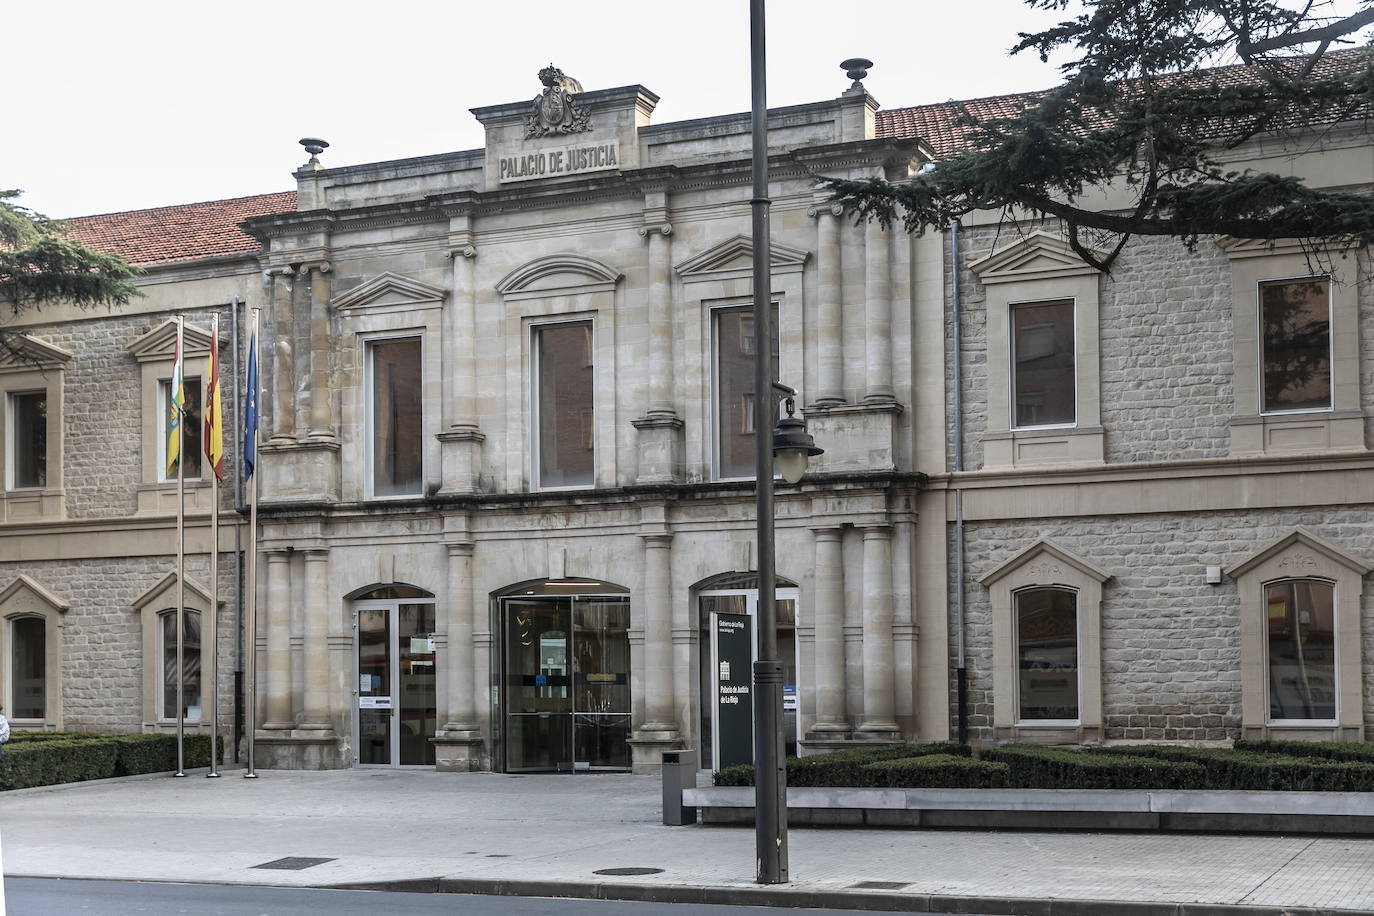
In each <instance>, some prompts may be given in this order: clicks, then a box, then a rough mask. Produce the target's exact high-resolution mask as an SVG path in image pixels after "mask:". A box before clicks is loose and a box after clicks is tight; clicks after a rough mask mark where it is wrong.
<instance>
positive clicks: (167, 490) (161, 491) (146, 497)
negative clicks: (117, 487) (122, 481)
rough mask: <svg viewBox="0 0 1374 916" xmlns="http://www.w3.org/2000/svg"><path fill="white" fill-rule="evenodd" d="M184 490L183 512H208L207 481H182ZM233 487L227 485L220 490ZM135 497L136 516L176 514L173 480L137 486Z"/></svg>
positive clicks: (175, 490)
mask: <svg viewBox="0 0 1374 916" xmlns="http://www.w3.org/2000/svg"><path fill="white" fill-rule="evenodd" d="M182 483H183V484H184V488H185V490H186V506H185V511H186V512H187V513H188V514H197V513H206V514H208V513H209V512H210V484H209V482H208V481H205V480H200V479H199V478H198V479H196V480H185V481H182ZM223 489H229V490H230V491H232V489H233V487H232V485H231V484H229V483H227V482H226V484H225V486H224V487H221V490H223ZM136 497H137V500H138V503H137V509H136V510H135V514H137V515H176V512H177V483H176V481H175V480H173V481H170V482H166V483H145V484H139V486H138V488H137V491H136Z"/></svg>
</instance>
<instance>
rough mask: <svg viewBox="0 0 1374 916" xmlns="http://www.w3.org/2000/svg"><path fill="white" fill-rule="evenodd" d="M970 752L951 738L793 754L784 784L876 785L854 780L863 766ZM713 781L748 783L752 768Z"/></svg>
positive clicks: (730, 769)
mask: <svg viewBox="0 0 1374 916" xmlns="http://www.w3.org/2000/svg"><path fill="white" fill-rule="evenodd" d="M971 753H972V751H970V749H969V747H968V745H964V744H957V743H955V742H953V741H930V742H926V743H923V744H875V745H873V746H872V747H861V748H854V749H852V750H843V751H835V752H834V753H830V754H816V755H814V756H811V757H793V758H791V759H789V760H788V761H787V784H788V785H789V786H798V787H800V786H857V785H876V783H862V782H855V780H858V779H862V778H863V772H862V771H863V767H865V766H866V765H868V764H870V763H876V762H879V761H883V760H899V759H903V758H908V757H924V756H928V755H931V754H943V755H947V756H954V757H968V756H969V755H970V754H971ZM715 783H716V785H718V786H752V785H753V784H754V767H753V765H752V764H742V765H740V766H733V767H726V768H725V769H723V770H721V771H720V772H718V773H716V777H715Z"/></svg>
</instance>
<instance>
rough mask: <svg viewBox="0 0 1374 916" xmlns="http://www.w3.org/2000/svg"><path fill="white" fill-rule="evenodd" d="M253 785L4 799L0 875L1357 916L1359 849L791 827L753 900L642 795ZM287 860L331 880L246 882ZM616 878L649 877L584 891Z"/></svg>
mask: <svg viewBox="0 0 1374 916" xmlns="http://www.w3.org/2000/svg"><path fill="white" fill-rule="evenodd" d="M260 773H261V778H260V779H257V780H247V779H243V778H242V771H234V770H229V771H226V772H225V775H224V777H223V778H221V779H218V780H215V779H206V778H204V776H203V775H202V773H201V772H193V773H192V774H191V775H190V776H188V777H187V778H185V779H173V778H170V777H156V778H151V779H136V780H116V781H108V782H103V783H96V784H84V785H83V784H76V785H72V786H64V787H54V788H52V789H44V790H26V791H23V792H13V793H5V794H4V795H0V835H2V836H3V855H4V860H3V867H4V873H5V874H6V875H14V876H20V875H22V876H35V877H64V878H112V879H133V880H149V881H190V882H211V883H226V884H272V885H289V886H316V887H318V886H341V885H351V886H370V887H379V888H385V887H396V888H399V889H405V890H423V889H429V890H448V891H468V892H472V891H476V892H486V893H511V892H515V893H525V894H532V895H543V896H591V897H597V896H605V897H619V898H625V899H657V900H678V901H682V902H689V901H691V902H700V901H703V900H704V901H706V902H736V903H760V904H772V905H787V906H798V907H803V906H819V905H829V906H840V905H843V906H848V907H853V908H856V909H884V910H897V909H901V910H907V911H917V912H920V911H927V910H933V911H941V910H943V911H949V912H974V913H984V912H987V913H1052V914H1058V913H1077V914H1092V913H1123V914H1127V913H1129V914H1139V916H1153V914H1156V913H1158V914H1173V916H1195V914H1207V913H1221V912H1228V913H1229V912H1234V913H1238V914H1239V913H1247V912H1249V913H1262V912H1269V913H1280V912H1338V913H1343V914H1349V913H1354V912H1372V913H1374V839H1345V838H1320V837H1304V836H1206V835H1195V834H1129V833H1117V834H1104V833H1097V834H1093V833H1032V832H1013V831H1002V832H974V831H953V830H949V831H940V830H851V829H834V830H819V829H804V830H802V829H798V830H793V831H792V832H791V834H790V837H791V840H790V852H791V873H792V879H793V880H792V882H791V884H789V885H785V886H780V887H776V888H770V889H761V888H758V886H757V885H755V884H754V882H753V867H754V866H753V860H754V848H753V844H754V835H753V831H752V830H748V829H739V828H728V827H700V826H696V827H664V826H662V825H661V824H660V812H659V791H660V790H659V783H658V781H657V780H656V779H651V778H646V777H636V776H625V775H576V776H533V775H532V776H508V775H501V774H491V773H471V774H447V773H435V772H432V771H419V770H417V771H394V770H344V771H334V772H299V771H289V772H288V771H274V770H263V771H260ZM287 857H313V858H320V859H329V860H330V861H327V862H323V863H320V864H316V865H313V866H311V867H308V868H304V869H302V870H297V871H293V870H281V869H263V868H256V867H255V866H260V865H262V864H264V863H267V862H271V861H273V860H277V859H282V858H287ZM626 867H629V868H635V867H638V868H654V869H662V871H661V872H657V873H654V874H649V875H642V876H603V875H598V874H596V872H597V871H599V870H602V869H608V868H626ZM865 882H883V883H884V885H881V886H879V887H876V888H875V887H874V886H872V885H869V886H867V887H856V885H862V884H863V883H865ZM1047 901H1048V902H1047ZM1217 905H1240V907H1241V909H1238V910H1230V909H1227V910H1221V909H1218V908H1217Z"/></svg>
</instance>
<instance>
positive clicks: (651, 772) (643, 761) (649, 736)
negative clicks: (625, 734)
mask: <svg viewBox="0 0 1374 916" xmlns="http://www.w3.org/2000/svg"><path fill="white" fill-rule="evenodd" d="M627 743H628V744H629V745H630V772H632V773H634V774H635V775H636V776H660V775H662V773H663V752H664V751H675V750H677V749H678V748H680V747H682V738H681V737H679V736H678V735H676V734H672V733H669V732H642V733H640V734H639V735H637V736H635V737H634V738H631V739H630V740H629V741H628V742H627Z"/></svg>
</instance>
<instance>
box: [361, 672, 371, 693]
mask: <svg viewBox="0 0 1374 916" xmlns="http://www.w3.org/2000/svg"><path fill="white" fill-rule="evenodd" d="M371 690H372V675H370V674H360V675H358V692H359V693H368V692H369V691H371Z"/></svg>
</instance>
